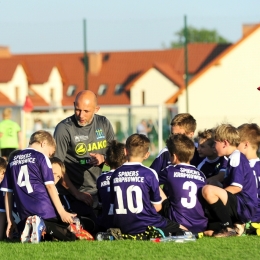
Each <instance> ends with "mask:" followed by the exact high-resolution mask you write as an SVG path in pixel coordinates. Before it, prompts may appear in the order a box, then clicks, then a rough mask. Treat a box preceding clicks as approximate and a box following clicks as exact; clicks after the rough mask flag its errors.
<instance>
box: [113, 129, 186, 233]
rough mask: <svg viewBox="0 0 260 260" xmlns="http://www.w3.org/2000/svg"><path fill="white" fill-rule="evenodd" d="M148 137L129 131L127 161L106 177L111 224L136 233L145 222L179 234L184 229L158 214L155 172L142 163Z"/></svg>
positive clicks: (145, 157)
mask: <svg viewBox="0 0 260 260" xmlns="http://www.w3.org/2000/svg"><path fill="white" fill-rule="evenodd" d="M149 146H150V141H149V139H148V137H146V136H145V135H142V134H133V135H131V136H129V137H128V138H127V140H126V148H125V153H126V157H127V160H128V162H125V163H124V164H123V165H122V166H120V167H119V168H117V169H116V170H115V171H114V173H113V174H112V176H111V179H110V193H111V204H112V205H111V207H112V208H113V209H114V211H113V212H114V227H116V228H119V229H121V231H122V233H123V234H129V235H133V236H135V235H137V234H140V233H143V232H145V230H146V229H147V227H148V226H154V227H156V228H160V229H161V230H162V231H163V232H164V234H165V235H166V236H168V234H169V233H172V234H176V233H178V232H180V233H182V234H183V230H182V229H186V228H184V227H183V226H181V225H180V224H178V223H176V222H174V221H170V220H169V219H166V218H164V217H162V216H161V215H160V214H158V211H160V210H161V208H162V197H161V194H160V192H162V191H161V190H160V189H159V182H158V176H157V173H156V172H155V171H154V170H153V169H150V168H148V167H146V166H144V165H143V164H142V162H143V160H145V159H147V158H148V157H149Z"/></svg>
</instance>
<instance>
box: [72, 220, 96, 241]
mask: <svg viewBox="0 0 260 260" xmlns="http://www.w3.org/2000/svg"><path fill="white" fill-rule="evenodd" d="M68 229H69V231H70V232H72V233H74V234H75V236H76V237H77V238H78V239H79V240H94V238H93V236H92V235H91V234H90V233H89V232H88V231H86V230H85V229H83V228H82V226H80V229H79V230H77V227H76V225H75V224H74V223H71V224H70V225H69V227H68Z"/></svg>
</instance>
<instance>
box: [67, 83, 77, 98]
mask: <svg viewBox="0 0 260 260" xmlns="http://www.w3.org/2000/svg"><path fill="white" fill-rule="evenodd" d="M76 89H77V86H76V85H69V87H68V89H67V93H66V95H67V96H68V97H71V96H73V95H74V94H75V92H76Z"/></svg>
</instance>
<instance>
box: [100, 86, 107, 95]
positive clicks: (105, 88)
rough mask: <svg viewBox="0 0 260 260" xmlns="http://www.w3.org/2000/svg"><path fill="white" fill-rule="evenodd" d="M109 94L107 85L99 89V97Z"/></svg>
mask: <svg viewBox="0 0 260 260" xmlns="http://www.w3.org/2000/svg"><path fill="white" fill-rule="evenodd" d="M106 92H107V85H106V84H101V85H100V86H99V88H98V95H99V96H104V95H105V94H106Z"/></svg>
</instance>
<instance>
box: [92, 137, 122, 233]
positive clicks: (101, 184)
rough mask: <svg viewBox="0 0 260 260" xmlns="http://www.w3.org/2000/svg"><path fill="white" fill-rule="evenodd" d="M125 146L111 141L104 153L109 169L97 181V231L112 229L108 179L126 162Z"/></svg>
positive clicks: (112, 218) (112, 216) (112, 217)
mask: <svg viewBox="0 0 260 260" xmlns="http://www.w3.org/2000/svg"><path fill="white" fill-rule="evenodd" d="M124 149H125V144H123V143H119V142H117V141H116V140H113V141H111V142H110V143H109V145H108V149H107V151H106V160H105V163H106V164H107V165H108V166H109V167H110V171H109V172H102V174H101V175H100V176H99V177H98V179H97V189H98V198H99V203H100V204H101V205H102V213H101V215H99V216H98V217H97V221H98V225H99V231H106V230H107V229H109V228H112V227H113V220H114V215H113V212H109V209H110V178H111V175H112V173H113V172H114V171H115V169H117V168H118V167H119V166H121V165H122V164H123V163H125V162H126V156H125V151H124Z"/></svg>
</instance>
